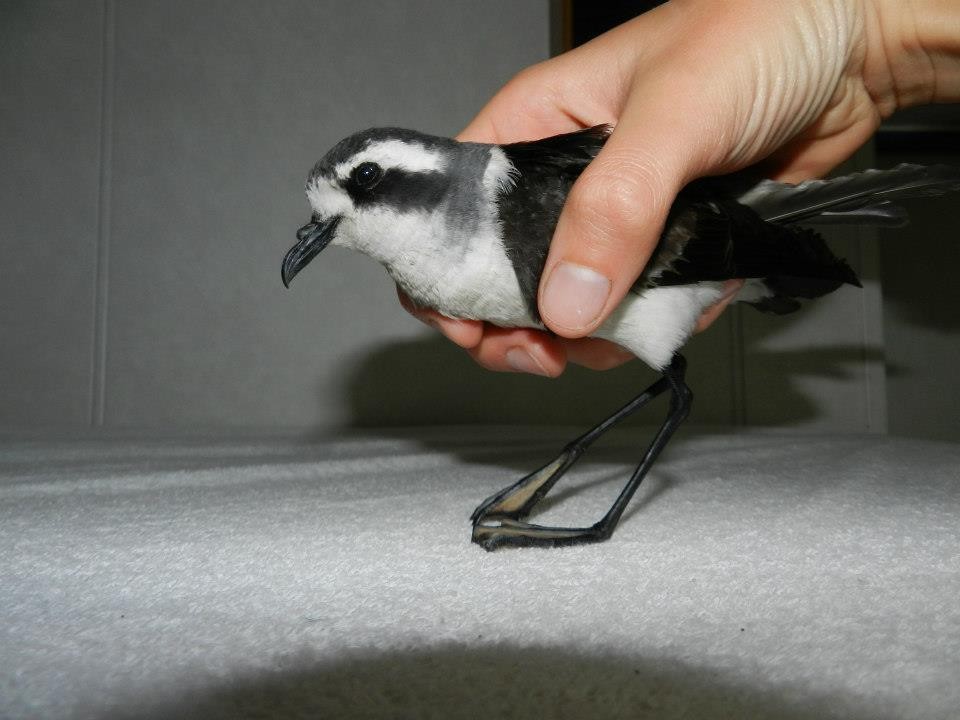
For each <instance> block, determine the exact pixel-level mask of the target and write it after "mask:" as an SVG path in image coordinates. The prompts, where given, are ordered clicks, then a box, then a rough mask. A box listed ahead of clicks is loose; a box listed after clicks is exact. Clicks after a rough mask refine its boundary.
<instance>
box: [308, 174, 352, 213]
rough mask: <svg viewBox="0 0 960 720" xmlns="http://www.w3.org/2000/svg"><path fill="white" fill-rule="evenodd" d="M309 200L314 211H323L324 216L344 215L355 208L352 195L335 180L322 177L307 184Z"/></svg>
mask: <svg viewBox="0 0 960 720" xmlns="http://www.w3.org/2000/svg"><path fill="white" fill-rule="evenodd" d="M307 200H308V201H309V202H310V207H311V208H313V210H314V212H317V213H321V214H322V217H324V218H327V217H331V216H333V215H343V214H345V213H347V212H349V211H350V210H352V209H353V201H352V200H351V199H350V196H349V195H347V193H346V192H345V191H344V190H343V189H342V188H339V187H337V186H336V185H335V184H334V183H333V181H331V180H327V179H325V178H322V177H318V178H317V179H315V180H313V181H312V182H310V183H308V184H307Z"/></svg>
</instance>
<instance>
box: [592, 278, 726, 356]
mask: <svg viewBox="0 0 960 720" xmlns="http://www.w3.org/2000/svg"><path fill="white" fill-rule="evenodd" d="M721 295H723V285H722V283H719V282H704V283H698V284H696V285H682V286H678V287H662V288H652V289H650V290H647V291H645V292H644V293H643V295H634V294H633V293H630V294H628V295H627V297H626V298H625V299H624V301H623V302H622V303H620V305H619V306H618V307H617V309H616V310H614V311H613V313H612V314H611V315H610V317H609V318H608V319H607V321H606V322H605V323H604V324H603V325H601V326H600V327H599V328H598V329H597V331H596V332H594V333H593V335H594V337H599V338H603V339H604V340H611V341H612V342H615V343H617V344H618V345H622V346H623V347H625V348H627V349H628V350H629V351H630V352H632V353H633V354H634V355H636V356H637V357H638V358H640V359H641V360H643V361H644V362H645V363H647V364H648V365H650V367H652V368H654V369H656V370H662V369H663V368H665V367H666V366H667V365H668V364H669V362H670V359H671V358H672V357H673V354H674V353H675V352H676V351H677V350H679V349H680V348H681V347H683V344H684V343H685V342H686V341H687V340H688V339H689V337H690V335H691V334H693V328H694V326H696V324H697V319H698V318H699V317H700V314H701V313H702V312H703V310H704V309H705V308H707V307H709V306H710V305H712V304H713V303H715V302H716V301H717V300H719V299H720V296H721Z"/></svg>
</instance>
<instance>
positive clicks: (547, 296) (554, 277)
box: [541, 262, 610, 330]
mask: <svg viewBox="0 0 960 720" xmlns="http://www.w3.org/2000/svg"><path fill="white" fill-rule="evenodd" d="M609 295H610V281H609V280H608V279H607V278H605V277H604V276H603V275H601V274H600V273H598V272H597V271H596V270H593V269H591V268H588V267H584V266H583V265H576V264H574V263H569V262H562V263H559V264H558V265H557V266H555V267H554V268H553V272H551V273H550V277H548V278H547V286H546V287H545V288H544V289H543V297H542V298H541V307H542V312H543V315H544V317H545V318H547V319H548V320H549V321H550V322H551V324H553V325H555V326H557V327H561V328H564V329H566V330H582V329H583V328H586V327H590V326H591V325H593V323H594V322H595V321H596V319H597V318H598V317H599V316H600V312H601V311H602V310H603V307H604V305H606V304H607V297H608V296H609Z"/></svg>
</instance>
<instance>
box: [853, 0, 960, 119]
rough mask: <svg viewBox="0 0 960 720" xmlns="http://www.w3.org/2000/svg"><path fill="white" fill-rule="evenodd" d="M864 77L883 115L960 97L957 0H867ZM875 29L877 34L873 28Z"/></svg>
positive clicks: (956, 100)
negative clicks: (869, 24) (873, 40)
mask: <svg viewBox="0 0 960 720" xmlns="http://www.w3.org/2000/svg"><path fill="white" fill-rule="evenodd" d="M864 4H865V6H866V9H867V13H866V14H867V22H868V23H872V24H873V28H868V38H869V37H870V36H871V35H872V36H873V37H874V38H876V42H871V41H869V40H868V45H869V47H868V57H867V68H866V72H865V79H866V81H867V85H868V89H869V90H870V92H871V95H873V97H874V99H875V101H876V103H877V107H878V108H879V109H880V112H881V113H882V114H883V115H889V114H891V113H893V112H894V111H895V110H901V109H903V108H906V107H910V106H912V105H926V104H929V103H938V102H958V101H960V4H958V3H957V1H956V0H864ZM871 13H872V15H873V17H872V18H871V17H870V15H871ZM871 30H872V32H871Z"/></svg>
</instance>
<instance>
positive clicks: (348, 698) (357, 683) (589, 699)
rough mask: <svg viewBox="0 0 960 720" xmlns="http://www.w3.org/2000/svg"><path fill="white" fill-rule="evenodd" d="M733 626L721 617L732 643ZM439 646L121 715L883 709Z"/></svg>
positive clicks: (300, 660) (836, 712) (671, 664)
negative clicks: (726, 624) (727, 627)
mask: <svg viewBox="0 0 960 720" xmlns="http://www.w3.org/2000/svg"><path fill="white" fill-rule="evenodd" d="M740 632H742V631H741V629H740V628H731V638H732V641H733V642H736V640H737V636H738V635H739V634H740ZM482 643H483V638H482V637H479V638H477V644H478V645H479V647H463V646H454V645H448V646H445V647H439V648H435V649H417V650H411V651H395V652H390V653H385V652H381V651H375V650H367V651H354V652H353V653H350V654H349V655H347V656H346V657H344V658H342V659H338V660H336V661H326V662H323V661H317V660H315V659H313V658H312V657H311V656H310V654H309V653H304V654H302V655H300V656H293V657H288V658H281V659H280V660H279V661H278V665H279V666H280V669H278V670H277V671H275V672H273V673H269V674H264V675H261V676H251V677H234V678H230V679H228V680H223V681H221V684H220V685H219V686H215V687H208V688H196V689H194V688H191V689H190V690H189V691H185V689H184V688H176V689H175V690H174V689H171V693H170V694H171V695H176V699H170V700H160V701H159V702H154V703H150V704H149V705H148V706H145V705H146V701H145V699H144V698H142V697H138V698H137V700H136V704H137V707H136V708H135V710H134V709H133V708H131V711H129V712H128V711H124V710H118V711H116V712H115V713H112V714H111V715H109V716H108V717H110V718H113V719H114V720H121V719H125V718H138V719H143V718H151V719H152V718H170V717H177V718H204V719H205V720H216V719H218V718H231V719H233V718H254V717H256V718H267V717H269V718H285V719H286V718H338V719H339V720H348V719H350V718H390V719H391V720H396V719H404V718H444V719H445V720H457V719H458V718H476V717H492V718H502V719H504V720H507V719H509V718H518V719H519V718H524V719H526V718H534V717H551V718H598V719H600V720H605V719H611V720H613V719H615V718H637V717H656V718H664V719H669V718H700V719H702V720H709V719H710V718H729V717H745V718H777V720H800V719H801V718H841V717H842V718H846V719H848V720H859V719H860V718H863V719H866V718H871V719H872V720H883V718H885V717H889V715H887V714H885V713H884V712H883V711H882V710H878V708H877V707H869V706H868V702H869V701H868V700H866V699H864V698H862V697H855V696H844V695H842V694H841V693H840V692H837V693H836V694H834V695H828V694H822V695H815V694H812V693H811V692H810V691H809V690H808V689H806V688H800V687H778V686H773V685H769V684H763V683H762V682H760V681H758V680H756V679H753V678H745V677H738V676H734V675H733V674H732V673H724V672H723V671H722V670H718V669H715V668H703V667H695V666H691V665H687V664H684V663H681V662H679V661H676V660H673V659H669V658H646V657H642V656H616V655H611V654H590V653H587V652H584V651H582V650H578V649H576V648H556V649H554V648H522V647H514V646H487V647H483V646H482Z"/></svg>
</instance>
